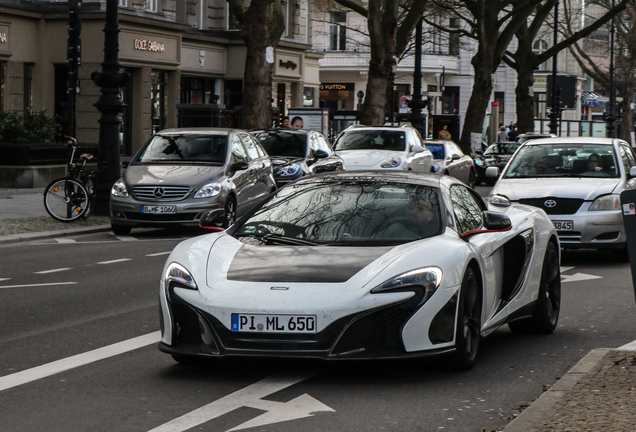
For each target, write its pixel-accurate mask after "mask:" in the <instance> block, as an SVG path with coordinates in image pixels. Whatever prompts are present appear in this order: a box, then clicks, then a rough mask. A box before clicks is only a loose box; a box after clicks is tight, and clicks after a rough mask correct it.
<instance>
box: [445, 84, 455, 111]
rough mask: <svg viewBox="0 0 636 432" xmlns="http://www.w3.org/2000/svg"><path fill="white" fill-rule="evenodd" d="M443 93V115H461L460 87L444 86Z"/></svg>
mask: <svg viewBox="0 0 636 432" xmlns="http://www.w3.org/2000/svg"><path fill="white" fill-rule="evenodd" d="M443 89H444V90H443V91H442V112H443V114H458V113H459V87H450V86H444V87H443Z"/></svg>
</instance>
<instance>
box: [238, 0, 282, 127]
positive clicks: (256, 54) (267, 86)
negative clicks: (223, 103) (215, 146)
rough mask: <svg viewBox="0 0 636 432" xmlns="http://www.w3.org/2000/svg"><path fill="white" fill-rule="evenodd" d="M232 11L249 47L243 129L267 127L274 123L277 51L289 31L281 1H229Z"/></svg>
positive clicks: (242, 112) (246, 61) (244, 90)
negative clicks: (273, 82)
mask: <svg viewBox="0 0 636 432" xmlns="http://www.w3.org/2000/svg"><path fill="white" fill-rule="evenodd" d="M227 2H228V5H229V7H230V11H231V12H232V14H233V15H234V16H235V17H236V19H237V21H238V22H239V23H241V26H242V35H243V40H244V41H245V45H246V47H247V55H246V58H245V75H244V88H243V93H244V94H246V95H249V97H247V98H244V99H243V106H242V111H241V127H243V128H267V127H270V126H271V124H272V79H273V74H274V49H275V47H276V45H278V42H279V41H280V38H281V36H282V34H283V32H284V31H285V18H284V15H283V9H282V6H281V0H252V1H251V2H250V5H249V6H248V7H247V8H246V7H245V6H244V4H243V0H227Z"/></svg>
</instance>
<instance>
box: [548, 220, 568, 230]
mask: <svg viewBox="0 0 636 432" xmlns="http://www.w3.org/2000/svg"><path fill="white" fill-rule="evenodd" d="M552 224H553V225H554V229H555V230H557V231H572V221H552Z"/></svg>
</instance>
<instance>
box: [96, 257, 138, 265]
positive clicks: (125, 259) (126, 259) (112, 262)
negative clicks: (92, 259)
mask: <svg viewBox="0 0 636 432" xmlns="http://www.w3.org/2000/svg"><path fill="white" fill-rule="evenodd" d="M124 261H132V258H120V259H116V260H111V261H102V262H98V263H97V264H115V263H120V262H124Z"/></svg>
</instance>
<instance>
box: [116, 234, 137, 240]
mask: <svg viewBox="0 0 636 432" xmlns="http://www.w3.org/2000/svg"><path fill="white" fill-rule="evenodd" d="M111 234H112V235H113V237H115V238H116V239H117V240H119V241H139V240H138V239H137V238H135V237H133V236H129V235H115V234H113V233H111Z"/></svg>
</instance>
